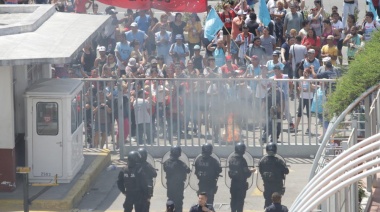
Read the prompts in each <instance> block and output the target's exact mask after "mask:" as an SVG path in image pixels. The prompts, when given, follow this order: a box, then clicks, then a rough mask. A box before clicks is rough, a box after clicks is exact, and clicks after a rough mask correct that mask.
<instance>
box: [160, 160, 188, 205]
mask: <svg viewBox="0 0 380 212" xmlns="http://www.w3.org/2000/svg"><path fill="white" fill-rule="evenodd" d="M164 171H165V172H166V185H167V189H168V190H167V196H168V199H170V200H172V201H173V202H174V204H175V209H176V210H175V211H176V212H182V205H183V198H184V196H183V191H184V189H185V181H186V178H187V174H188V173H190V168H189V167H188V166H187V165H186V164H185V163H184V162H183V161H181V160H179V159H178V158H176V157H172V156H170V158H169V159H168V160H166V161H165V162H164Z"/></svg>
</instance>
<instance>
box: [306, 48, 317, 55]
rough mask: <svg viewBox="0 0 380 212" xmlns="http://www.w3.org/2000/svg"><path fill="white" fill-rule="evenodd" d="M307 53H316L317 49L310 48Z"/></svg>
mask: <svg viewBox="0 0 380 212" xmlns="http://www.w3.org/2000/svg"><path fill="white" fill-rule="evenodd" d="M307 53H310V54H315V50H314V49H309V50H308V51H307Z"/></svg>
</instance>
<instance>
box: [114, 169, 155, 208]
mask: <svg viewBox="0 0 380 212" xmlns="http://www.w3.org/2000/svg"><path fill="white" fill-rule="evenodd" d="M144 177H145V176H144V173H143V171H142V168H141V166H138V165H136V166H133V167H129V166H128V167H125V168H123V170H121V171H120V173H119V176H118V180H117V187H118V188H119V190H120V191H121V192H122V193H123V194H125V201H124V204H123V207H124V212H131V211H132V210H133V206H134V207H135V212H142V208H143V205H144V204H143V197H144V196H146V195H147V193H148V186H147V184H146V183H145V181H144V180H141V179H144Z"/></svg>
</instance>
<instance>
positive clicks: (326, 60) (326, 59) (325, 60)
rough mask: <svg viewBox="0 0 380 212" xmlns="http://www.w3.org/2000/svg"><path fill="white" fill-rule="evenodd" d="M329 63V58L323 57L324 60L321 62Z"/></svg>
mask: <svg viewBox="0 0 380 212" xmlns="http://www.w3.org/2000/svg"><path fill="white" fill-rule="evenodd" d="M329 61H331V57H324V58H322V62H324V63H325V62H329Z"/></svg>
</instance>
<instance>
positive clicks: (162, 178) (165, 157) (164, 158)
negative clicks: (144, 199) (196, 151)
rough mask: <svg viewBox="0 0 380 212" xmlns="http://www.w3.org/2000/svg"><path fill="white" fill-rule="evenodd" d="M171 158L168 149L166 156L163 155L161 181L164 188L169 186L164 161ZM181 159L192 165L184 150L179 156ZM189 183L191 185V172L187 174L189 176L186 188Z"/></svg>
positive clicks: (187, 164)
mask: <svg viewBox="0 0 380 212" xmlns="http://www.w3.org/2000/svg"><path fill="white" fill-rule="evenodd" d="M169 158H170V151H168V152H167V153H166V154H165V155H164V157H162V160H161V183H162V186H164V188H167V186H166V172H165V171H164V163H165V161H166V160H168V159H169ZM179 160H181V161H182V162H184V163H185V164H186V166H188V167H190V162H189V157H187V155H186V154H185V153H184V152H182V153H181V156H180V157H179ZM188 185H189V174H187V177H186V181H185V188H186V187H187V186H188Z"/></svg>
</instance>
